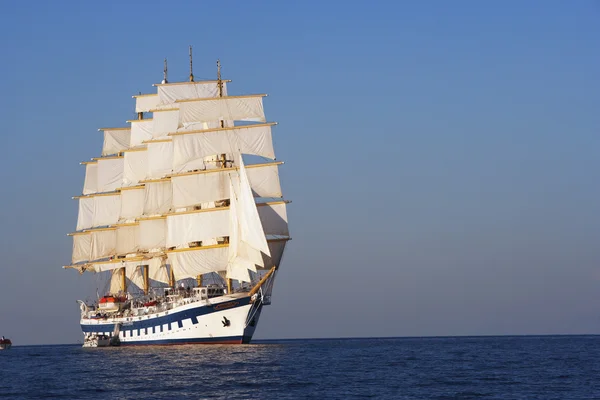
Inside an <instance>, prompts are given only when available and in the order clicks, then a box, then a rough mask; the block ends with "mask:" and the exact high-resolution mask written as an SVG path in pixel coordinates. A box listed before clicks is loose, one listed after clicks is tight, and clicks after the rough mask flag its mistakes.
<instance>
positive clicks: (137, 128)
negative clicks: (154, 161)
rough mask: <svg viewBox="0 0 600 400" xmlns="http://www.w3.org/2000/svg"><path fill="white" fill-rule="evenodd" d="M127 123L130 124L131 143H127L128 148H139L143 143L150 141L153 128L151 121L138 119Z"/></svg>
mask: <svg viewBox="0 0 600 400" xmlns="http://www.w3.org/2000/svg"><path fill="white" fill-rule="evenodd" d="M129 122H131V142H129V147H136V146H139V145H141V144H142V143H143V142H144V141H146V140H151V139H152V128H153V127H154V122H153V121H152V119H140V120H133V121H129Z"/></svg>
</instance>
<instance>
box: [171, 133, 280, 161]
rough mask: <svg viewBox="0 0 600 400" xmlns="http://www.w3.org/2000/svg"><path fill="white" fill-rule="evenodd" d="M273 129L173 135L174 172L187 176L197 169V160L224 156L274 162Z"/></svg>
mask: <svg viewBox="0 0 600 400" xmlns="http://www.w3.org/2000/svg"><path fill="white" fill-rule="evenodd" d="M271 125H272V124H260V125H248V126H244V127H238V128H226V129H222V128H221V129H213V130H207V131H196V132H194V133H182V134H176V135H173V171H174V172H185V171H187V170H189V169H193V168H194V167H195V168H198V167H197V165H198V164H197V161H198V160H201V159H203V158H204V157H207V156H211V155H215V154H223V153H227V154H234V153H242V154H252V155H257V156H261V157H266V158H270V159H275V152H274V150H273V139H272V137H271ZM194 162H195V163H194ZM192 163H194V164H192ZM190 164H192V168H190Z"/></svg>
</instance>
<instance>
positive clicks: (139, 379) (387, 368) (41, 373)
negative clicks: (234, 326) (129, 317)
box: [0, 336, 600, 400]
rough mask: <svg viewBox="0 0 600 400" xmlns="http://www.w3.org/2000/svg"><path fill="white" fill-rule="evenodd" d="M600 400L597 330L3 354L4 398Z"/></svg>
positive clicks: (60, 348) (0, 389) (0, 390)
mask: <svg viewBox="0 0 600 400" xmlns="http://www.w3.org/2000/svg"><path fill="white" fill-rule="evenodd" d="M364 398H371V399H440V400H441V399H543V400H552V399H560V400H564V399H600V336H499V337H490V336H486V337H428V338H359V339H297V340H268V341H267V340H263V341H260V340H258V341H255V342H254V343H253V344H250V345H195V346H146V347H113V348H96V349H89V348H86V349H84V348H82V347H81V345H79V344H77V345H53V346H14V347H13V348H12V349H10V350H5V351H0V399H171V400H172V399H364Z"/></svg>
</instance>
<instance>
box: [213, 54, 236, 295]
mask: <svg viewBox="0 0 600 400" xmlns="http://www.w3.org/2000/svg"><path fill="white" fill-rule="evenodd" d="M217 86H218V87H219V97H223V80H221V60H219V59H217ZM221 128H225V121H224V120H221ZM241 156H242V155H241V154H240V157H241ZM221 160H222V162H221V168H227V154H221ZM231 293H233V280H232V279H229V278H227V294H231Z"/></svg>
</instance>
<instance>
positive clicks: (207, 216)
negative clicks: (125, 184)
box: [166, 200, 287, 262]
mask: <svg viewBox="0 0 600 400" xmlns="http://www.w3.org/2000/svg"><path fill="white" fill-rule="evenodd" d="M239 204H240V203H239V200H238V207H240V206H239ZM243 207H244V208H243V209H242V208H238V212H237V215H236V213H235V211H231V206H230V207H219V208H212V209H202V210H197V211H187V212H183V213H175V214H169V215H167V226H166V228H167V247H175V246H181V245H186V244H188V243H190V242H199V241H202V242H204V241H206V240H209V239H216V238H219V237H223V236H230V237H231V236H232V234H233V233H234V232H231V231H230V229H231V228H230V225H229V221H230V219H232V218H233V219H236V220H237V221H238V222H239V223H240V226H242V224H243V227H244V230H243V231H240V232H243V233H242V236H240V237H241V238H242V239H241V240H244V241H245V242H246V243H248V244H249V245H250V246H251V247H253V248H256V249H257V250H259V251H263V252H265V253H267V254H268V247H267V244H266V239H265V233H266V234H267V235H277V236H287V215H286V212H285V203H284V202H280V203H271V204H264V205H260V204H259V205H258V207H257V206H256V205H255V204H254V203H252V204H251V205H250V206H248V207H246V206H245V205H243ZM252 208H254V210H255V211H251V210H252ZM240 213H245V214H243V215H241V214H240ZM248 213H249V214H250V215H246V214H248ZM254 214H256V216H255V215H254ZM253 224H258V225H259V226H258V227H254V226H252V225H253ZM263 231H264V232H265V233H261V232H263ZM261 234H262V237H263V239H262V240H261V239H260V236H259V235H261ZM265 250H266V251H265ZM254 259H256V260H258V261H259V262H260V260H261V259H262V258H261V257H260V256H257V257H256V258H254Z"/></svg>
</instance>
